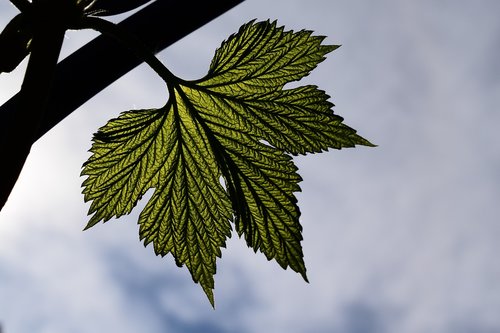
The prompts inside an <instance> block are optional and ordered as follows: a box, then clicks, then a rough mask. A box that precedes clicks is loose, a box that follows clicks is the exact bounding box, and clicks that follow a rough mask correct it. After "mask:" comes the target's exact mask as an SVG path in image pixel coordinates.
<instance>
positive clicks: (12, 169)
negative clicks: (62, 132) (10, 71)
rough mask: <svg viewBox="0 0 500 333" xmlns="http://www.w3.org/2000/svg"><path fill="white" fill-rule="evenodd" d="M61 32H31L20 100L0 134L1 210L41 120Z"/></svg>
mask: <svg viewBox="0 0 500 333" xmlns="http://www.w3.org/2000/svg"><path fill="white" fill-rule="evenodd" d="M48 1H51V0H48ZM64 32H65V29H64V28H63V27H62V26H59V25H53V24H37V25H36V29H34V35H33V40H32V42H31V56H30V59H29V62H28V67H27V69H26V73H25V76H24V81H23V84H22V87H21V92H20V93H19V94H20V98H19V101H18V103H17V105H16V110H15V113H13V116H12V117H11V118H10V119H9V120H10V121H9V124H8V126H6V127H4V128H3V129H2V133H1V137H2V142H1V146H0V154H1V155H0V156H2V160H3V163H2V172H1V174H2V186H1V190H0V204H1V207H3V206H4V204H5V202H6V201H7V198H8V197H9V195H10V192H11V190H12V188H13V187H14V184H15V182H16V181H17V178H18V177H19V174H20V172H21V169H22V167H23V165H24V162H25V161H26V158H27V157H28V154H29V151H30V149H31V145H32V144H33V142H35V140H36V138H37V134H38V132H39V128H40V124H41V122H42V120H43V119H44V114H45V111H46V107H47V103H48V101H49V97H50V93H51V86H52V83H53V79H54V74H55V69H56V66H57V60H58V57H59V53H60V51H61V47H62V43H63V39H64Z"/></svg>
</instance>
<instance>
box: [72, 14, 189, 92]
mask: <svg viewBox="0 0 500 333" xmlns="http://www.w3.org/2000/svg"><path fill="white" fill-rule="evenodd" d="M74 28H76V29H93V30H96V31H98V32H100V33H102V34H104V35H108V36H111V37H113V38H114V39H116V40H118V41H119V42H121V43H122V44H124V45H125V46H126V47H128V48H129V49H131V50H132V51H133V52H134V53H135V54H136V55H137V56H138V57H139V58H141V59H142V60H143V61H144V62H145V63H146V64H148V65H149V67H151V69H152V70H154V71H155V72H156V73H157V74H158V75H159V76H160V77H161V78H162V79H163V80H164V81H165V83H167V85H168V86H169V87H170V84H173V83H174V82H180V81H182V80H181V79H180V78H178V77H177V76H175V75H174V74H173V73H172V72H171V71H170V70H169V69H168V68H167V67H165V65H164V64H163V63H162V62H161V61H160V60H159V59H158V58H157V57H156V56H155V55H154V53H153V52H151V51H150V50H149V49H148V47H147V46H146V45H145V44H144V43H143V42H142V41H140V40H139V39H138V38H135V36H134V35H132V34H129V33H127V32H126V31H124V30H123V29H121V28H120V27H119V26H118V25H117V24H115V23H113V22H110V21H107V20H104V19H101V18H99V17H93V16H85V17H82V18H81V20H80V21H79V22H78V25H77V26H76V27H74Z"/></svg>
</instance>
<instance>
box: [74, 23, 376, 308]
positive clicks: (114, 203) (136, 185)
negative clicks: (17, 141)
mask: <svg viewBox="0 0 500 333" xmlns="http://www.w3.org/2000/svg"><path fill="white" fill-rule="evenodd" d="M323 39H324V37H321V36H313V35H312V33H311V32H310V31H305V30H304V31H299V32H292V31H284V29H283V28H282V27H277V26H276V23H275V22H269V21H266V22H258V23H255V22H253V21H252V22H250V23H248V24H245V25H243V26H242V27H241V28H240V30H239V32H238V33H237V34H234V35H232V36H230V37H229V39H228V40H227V41H225V42H224V43H223V44H222V45H221V47H220V48H219V49H218V50H217V51H216V53H215V56H214V59H213V61H212V63H211V66H210V69H209V72H208V74H207V75H206V76H205V77H204V78H202V79H200V80H196V81H184V80H181V79H178V78H175V77H173V78H172V79H171V80H169V81H168V82H167V85H168V87H169V93H170V96H169V99H168V102H167V104H166V105H165V106H164V107H163V108H160V109H149V110H133V111H128V112H125V113H122V114H121V115H120V116H119V117H118V118H116V119H112V120H111V121H110V122H108V124H106V125H105V126H104V127H102V128H101V129H99V131H98V132H97V133H96V134H95V136H94V139H93V141H94V143H93V145H92V148H91V152H92V156H91V157H90V158H89V160H88V161H87V162H86V163H85V164H84V168H83V171H82V174H83V175H87V176H88V177H87V179H86V180H85V181H84V183H83V186H84V191H83V193H84V195H85V200H86V201H92V204H91V206H90V210H89V214H94V215H93V216H92V217H91V219H90V221H89V223H88V225H87V228H89V227H92V226H93V225H95V224H97V223H98V222H100V221H104V222H105V221H108V220H109V219H111V218H112V217H119V216H122V215H124V214H128V213H130V212H131V210H132V209H133V207H134V206H135V205H136V204H137V202H138V200H140V198H141V197H142V196H143V195H144V194H145V193H146V191H148V190H149V189H151V188H154V189H155V190H154V193H153V195H152V197H151V199H150V200H149V202H148V203H147V205H146V207H145V208H144V210H143V211H142V213H141V214H140V217H139V225H140V231H139V233H140V238H141V239H142V240H143V241H144V243H145V244H146V245H147V244H149V243H152V244H153V247H154V250H155V252H156V254H158V255H162V256H164V255H167V254H168V253H171V254H172V255H173V257H174V258H175V260H176V263H177V264H178V265H186V267H187V268H188V269H189V271H190V273H191V276H192V277H193V280H194V281H195V282H199V283H200V284H201V286H202V288H203V289H204V291H205V293H206V294H207V296H208V298H209V300H210V302H211V303H212V304H213V293H212V290H213V288H214V280H213V275H214V274H215V272H216V258H217V257H220V256H221V250H220V249H221V247H224V246H225V242H226V239H227V238H228V237H230V236H231V222H233V221H234V224H235V228H236V231H237V233H238V234H239V235H240V236H242V237H244V238H245V240H246V242H247V244H248V246H249V247H251V248H253V249H254V250H255V251H260V252H262V253H263V254H264V255H265V256H266V257H267V258H268V259H269V260H271V259H274V260H276V261H277V262H278V264H279V265H280V266H281V267H283V268H285V269H286V268H287V267H290V268H291V269H293V270H294V271H296V272H298V273H300V274H301V275H302V276H303V278H304V279H305V280H306V281H307V277H306V268H305V264H304V260H303V252H302V247H301V244H300V242H301V240H302V234H301V231H302V227H301V225H300V223H299V216H300V210H299V207H298V206H297V200H296V198H295V195H294V192H297V191H300V187H299V185H298V183H299V182H300V181H301V178H300V176H299V175H298V173H297V168H296V166H295V165H294V163H293V161H292V155H297V154H305V153H314V152H321V151H325V150H327V149H328V148H336V149H340V148H343V147H354V146H355V145H368V146H371V145H372V144H371V143H370V142H368V141H367V140H365V139H363V138H362V137H360V136H359V135H357V134H356V131H355V130H353V129H352V128H350V127H348V126H346V125H344V124H343V123H342V121H343V119H342V117H340V116H338V115H335V114H334V113H333V111H332V106H333V104H332V103H330V102H329V101H328V99H329V96H328V95H327V94H325V92H323V91H321V90H319V89H318V88H317V87H316V86H303V87H298V88H291V89H284V86H285V84H287V83H289V82H292V81H296V80H299V79H301V78H302V77H304V76H306V75H307V74H309V72H310V71H311V70H312V69H314V68H315V67H316V66H317V64H318V63H320V62H321V61H323V60H324V57H325V55H326V54H327V53H328V52H331V51H332V50H334V49H336V48H337V46H326V45H322V44H321V43H322V41H323ZM221 180H222V181H221Z"/></svg>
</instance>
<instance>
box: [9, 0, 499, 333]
mask: <svg viewBox="0 0 500 333" xmlns="http://www.w3.org/2000/svg"><path fill="white" fill-rule="evenodd" d="M499 12H500V2H498V1H497V0H491V1H488V0H470V1H466V0H441V1H430V0H429V1H410V0H404V1H402V0H380V1H367V0H364V1H361V0H338V1H330V0H313V1H305V0H302V1H299V0H274V1H272V2H270V1H266V0H246V1H245V2H244V3H243V4H241V5H240V6H238V7H236V8H235V9H233V10H231V11H230V12H228V13H226V14H225V15H223V16H221V17H219V18H218V19H216V20H215V21H213V22H211V23H210V24H208V25H206V26H204V27H203V28H201V29H200V30H198V31H196V32H195V33H193V34H191V35H189V36H188V37H186V38H185V39H183V40H182V41H180V42H178V43H176V44H175V45H173V46H172V47H170V48H168V49H167V50H165V51H164V52H162V53H161V54H160V55H159V56H160V58H161V60H162V61H163V62H164V63H165V64H166V65H167V66H168V67H169V68H170V69H171V70H172V71H173V72H174V73H176V74H177V75H179V76H181V77H184V78H188V79H194V78H198V77H201V76H202V75H203V74H205V72H206V70H207V68H208V65H209V63H210V60H211V57H212V56H213V53H214V50H215V48H216V47H217V46H218V45H219V44H220V42H221V41H222V40H223V39H225V38H226V37H227V36H228V35H229V34H231V33H233V32H235V31H236V30H237V29H238V27H239V26H240V25H241V24H243V23H246V22H247V21H249V20H250V19H253V18H257V19H268V18H271V19H277V20H278V22H279V23H280V24H281V25H285V26H286V27H287V28H289V29H295V30H298V29H302V28H307V29H311V30H314V31H316V33H318V34H321V35H327V36H328V38H327V40H326V41H327V42H328V43H332V44H342V45H343V46H342V47H341V48H340V49H338V50H337V51H335V52H333V53H332V54H331V55H330V56H329V57H328V59H327V60H326V61H325V62H323V63H322V64H321V65H320V66H319V67H318V68H317V70H316V71H315V72H313V74H311V75H310V76H309V77H308V78H307V81H305V82H307V83H314V84H317V85H319V86H320V87H321V88H322V89H324V90H326V91H327V92H328V93H329V94H330V95H331V96H332V101H333V102H334V103H335V104H336V107H335V111H336V112H337V113H338V114H340V115H342V116H343V117H344V118H345V121H346V123H347V124H349V125H351V126H352V127H354V128H356V129H357V130H358V131H359V132H360V134H361V135H363V136H365V137H366V138H368V139H370V140H371V141H372V142H374V143H376V144H378V145H379V146H378V147H377V148H365V147H361V148H356V149H348V150H342V151H330V152H328V153H323V154H320V155H309V156H305V157H300V158H296V159H295V160H296V163H297V165H298V166H299V167H300V173H301V175H302V176H303V178H304V181H303V182H302V183H301V187H302V190H303V191H302V192H301V193H299V194H298V198H299V205H300V207H301V210H302V219H301V221H302V224H303V226H304V238H305V240H304V241H303V247H304V252H305V260H306V265H307V268H308V275H309V279H310V283H309V284H307V283H305V282H304V281H303V280H302V278H301V277H300V276H299V275H298V274H296V273H293V272H292V271H290V270H287V271H283V270H282V269H281V268H280V267H279V266H278V265H277V264H276V263H274V262H268V261H267V260H266V259H265V257H264V256H263V255H261V254H254V253H253V251H251V250H250V249H248V248H246V246H245V244H244V242H243V241H242V240H241V239H238V237H233V238H232V239H231V240H230V241H229V243H228V248H227V249H225V250H224V251H223V258H222V260H220V261H219V262H218V272H217V275H216V289H215V297H216V306H217V309H216V310H215V311H214V310H213V309H212V308H211V307H210V304H209V303H208V301H207V300H206V298H205V295H204V294H203V292H202V290H201V288H200V287H199V286H198V285H195V284H193V283H192V280H191V278H190V276H189V273H188V272H187V270H186V269H179V268H177V267H176V266H175V264H174V262H173V260H172V258H171V257H166V258H163V259H162V258H157V257H155V256H154V254H153V251H152V249H151V248H144V247H143V246H142V244H141V243H140V242H139V241H138V236H137V231H138V227H137V225H136V221H137V216H138V213H139V212H140V210H141V207H144V204H145V202H142V204H141V205H139V206H138V207H137V208H136V209H135V211H134V213H132V214H131V215H130V216H129V217H124V218H121V219H119V220H117V221H110V222H109V223H107V224H101V225H98V226H96V227H94V228H93V229H91V230H89V231H86V232H82V231H81V230H82V228H83V227H84V225H85V224H86V221H87V216H86V212H87V209H88V205H87V204H84V203H83V197H82V195H81V188H80V184H81V182H82V180H83V179H82V178H81V177H80V176H79V173H80V168H81V164H82V163H83V162H84V161H85V160H86V158H88V156H89V154H88V152H87V150H88V149H89V148H90V144H91V142H90V139H91V135H92V133H93V132H95V131H96V130H97V128H98V127H100V126H102V125H103V124H104V123H105V122H106V121H107V120H108V119H110V118H112V117H115V116H117V115H118V114H119V112H121V111H124V110H128V109H132V108H148V107H158V106H161V105H162V104H163V103H164V102H165V97H166V92H165V91H164V86H163V84H162V83H161V81H159V80H158V79H157V78H156V77H155V76H154V74H153V73H152V72H151V71H150V70H148V69H147V68H146V67H145V66H141V67H140V68H138V69H137V70H134V71H132V72H130V73H129V74H127V75H126V76H124V77H123V78H122V79H121V80H119V81H117V82H116V83H115V84H113V85H112V86H110V87H109V88H108V89H106V90H104V91H103V92H102V93H101V94H100V95H98V96H96V97H95V98H94V99H92V100H91V101H89V102H88V103H86V104H85V105H84V106H82V107H81V108H80V109H79V110H77V111H76V112H74V113H73V114H72V115H71V116H70V117H68V118H67V119H66V120H64V121H63V122H62V123H61V124H59V125H58V126H57V127H56V128H54V129H53V130H52V131H50V132H49V133H48V134H47V135H45V136H44V137H43V138H42V139H40V140H39V141H38V142H37V143H36V144H35V145H34V147H33V150H32V153H31V155H30V157H29V159H28V161H27V164H26V166H25V168H24V170H23V173H22V175H21V178H20V179H19V181H18V184H17V185H16V188H15V189H14V191H13V193H12V195H11V197H10V199H9V201H8V203H7V205H6V206H5V208H4V209H3V210H2V212H0V323H1V325H2V326H3V330H4V333H12V332H16V333H32V332H43V333H63V332H64V333H66V332H74V333H80V332H82V333H83V332H121V333H132V332H133V333H136V332H147V333H160V332H162V333H165V332H171V333H187V332H189V333H198V332H200V333H201V332H204V333H207V332H208V333H215V332H220V333H232V332H242V333H257V332H288V333H303V332H317V333H336V332H343V333H344V332H345V333H379V332H389V333H392V332H394V333H396V332H398V333H399V332H405V333H434V332H436V333H437V332H439V333H448V332H450V333H451V332H453V333H462V332H464V333H465V332H476V333H493V332H500V316H498V312H499V310H500V261H499V260H498V255H499V253H500V241H499V238H500V204H499V199H500V154H499V148H500V134H498V125H499V124H500V113H499V112H498V105H500V61H499V60H498V59H499V56H498V55H499V53H500V20H498V13H499ZM15 13H16V10H15V8H13V7H12V6H11V5H10V4H9V2H8V1H7V0H2V1H1V3H0V27H3V26H5V24H6V23H7V22H8V21H9V19H10V18H12V17H13V15H15ZM92 36H94V34H89V33H85V32H72V33H68V35H67V37H66V44H65V49H64V52H63V56H64V55H67V54H68V53H70V52H71V51H72V50H74V49H76V48H77V47H78V46H79V45H81V44H82V43H84V42H85V41H86V40H88V39H89V38H91V37H92ZM22 70H23V68H22V67H20V68H19V69H18V70H17V71H16V72H14V73H12V74H9V75H6V74H2V75H0V102H3V101H5V100H7V99H8V98H9V97H10V96H11V95H13V94H14V93H15V92H17V91H18V89H19V84H20V83H21V79H22ZM7 162H8V161H7V160H6V157H3V158H2V163H7Z"/></svg>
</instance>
